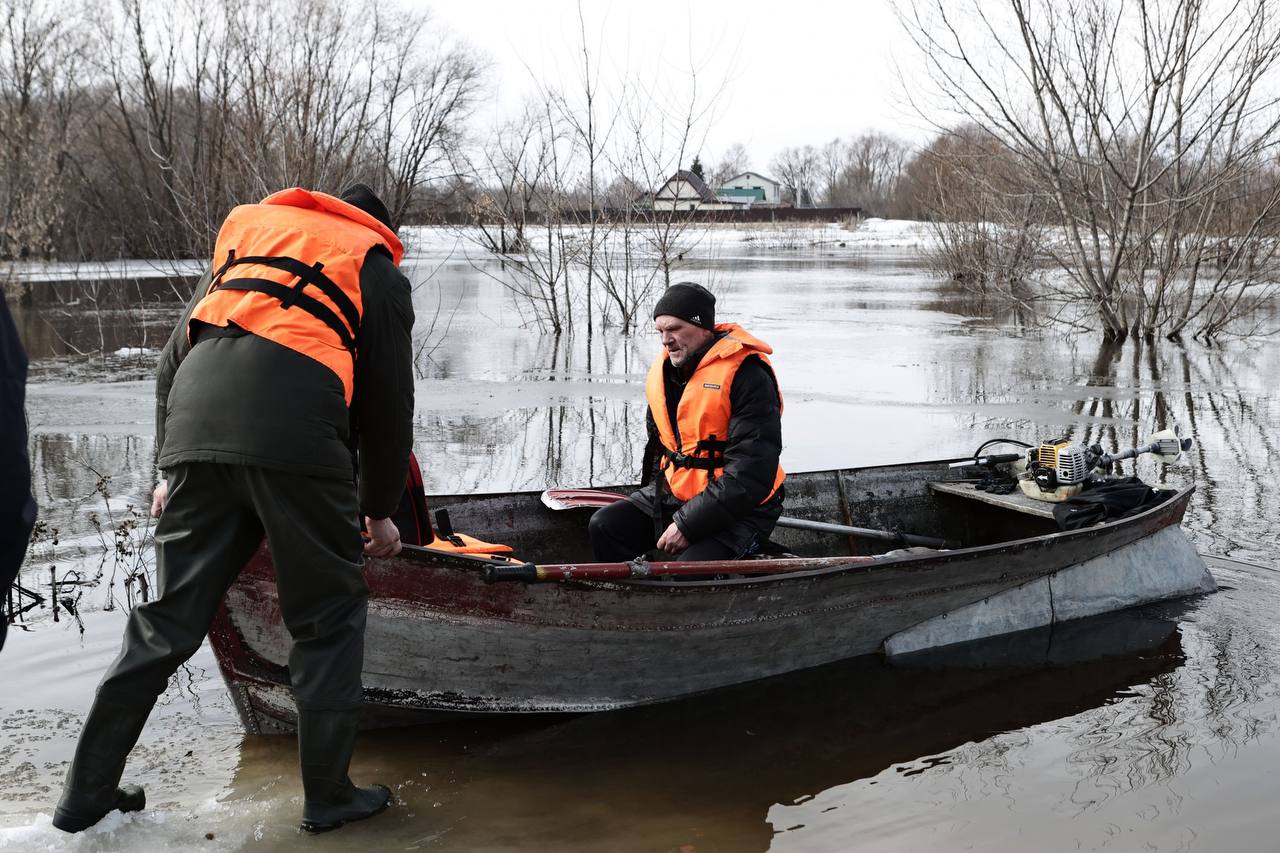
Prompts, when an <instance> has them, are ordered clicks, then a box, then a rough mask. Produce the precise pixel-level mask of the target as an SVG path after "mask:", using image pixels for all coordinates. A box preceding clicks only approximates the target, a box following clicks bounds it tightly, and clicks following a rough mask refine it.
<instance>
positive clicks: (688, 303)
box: [653, 281, 716, 331]
mask: <svg viewBox="0 0 1280 853" xmlns="http://www.w3.org/2000/svg"><path fill="white" fill-rule="evenodd" d="M664 314H665V315H668V316H671V317H679V318H680V319H681V320H685V321H688V322H690V323H692V324H693V325H695V326H701V327H702V328H704V329H708V330H710V331H715V328H716V297H715V294H714V293H712V292H711V291H710V290H707V289H706V288H705V287H703V286H702V285H700V284H694V283H693V282H691V281H681V282H678V283H676V284H673V285H671V286H670V287H668V288H667V290H666V292H665V293H663V294H662V298H660V299H659V300H658V304H657V305H655V306H653V316H654V319H657V318H658V317H661V316H663V315H664Z"/></svg>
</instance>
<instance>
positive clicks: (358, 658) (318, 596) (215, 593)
mask: <svg viewBox="0 0 1280 853" xmlns="http://www.w3.org/2000/svg"><path fill="white" fill-rule="evenodd" d="M358 512H359V509H358V506H357V498H356V487H355V485H354V484H353V483H351V482H350V481H342V480H337V479H324V478H319V477H308V476H302V475H298V474H289V473H286V472H283V471H273V470H270V469H266V468H257V467H253V466H248V465H227V464H222V463H215V462H193V463H188V464H184V465H178V466H175V467H174V468H173V469H172V470H171V471H170V472H169V501H168V505H167V506H166V507H165V510H164V513H163V514H162V515H161V517H160V521H159V523H158V524H157V525H156V531H155V542H156V581H157V589H156V593H157V595H156V598H155V599H154V600H153V601H150V602H148V603H146V604H141V605H139V606H137V607H135V608H134V609H133V612H132V613H131V614H130V615H129V624H128V627H127V628H126V629H125V635H124V645H123V647H122V648H121V650H120V655H119V657H117V658H116V660H115V662H114V663H113V664H112V665H111V668H110V669H109V670H107V674H106V676H105V677H104V678H103V680H102V684H101V685H100V686H99V687H98V695H99V696H101V697H102V698H103V699H106V700H110V701H113V702H119V703H123V704H126V705H131V706H135V707H136V706H138V705H141V704H145V705H146V706H147V707H150V705H151V704H152V703H154V702H155V700H156V698H157V697H158V696H159V695H160V693H161V692H163V691H164V689H165V686H166V685H167V684H168V682H169V677H170V676H172V675H173V673H174V672H175V671H176V670H177V668H178V667H179V666H181V665H182V663H183V662H184V661H186V660H187V659H188V658H189V657H191V655H192V654H194V653H195V651H196V650H197V649H198V648H199V647H200V643H201V642H203V640H204V637H205V635H206V634H207V633H208V631H209V624H210V622H212V621H213V616H214V613H215V612H216V611H217V608H218V605H219V603H220V602H221V601H222V597H223V595H225V593H226V591H227V588H228V587H229V586H230V585H231V583H232V581H234V580H235V578H236V575H237V574H239V573H240V570H241V568H243V567H244V564H245V563H246V562H247V561H248V559H249V558H250V557H251V556H252V555H253V553H254V551H255V550H257V548H258V545H259V543H260V542H261V541H262V537H263V534H264V533H265V534H266V537H267V542H268V544H269V545H270V547H271V557H272V561H273V562H274V564H275V570H276V586H277V589H278V590H279V595H280V612H281V614H282V615H283V617H284V624H285V627H286V628H287V629H288V631H289V634H290V635H291V636H292V638H293V649H292V651H291V652H290V654H289V676H290V679H291V681H292V684H293V694H294V700H295V701H296V702H297V704H298V708H299V709H300V710H316V711H346V710H351V709H354V708H358V707H359V706H360V702H361V698H362V692H361V686H360V670H361V667H362V666H363V663H364V628H365V614H366V609H367V601H368V593H369V590H368V587H367V586H366V584H365V581H364V576H363V575H362V574H361V566H362V560H363V558H362V556H361V550H362V545H361V538H360V523H359V517H358Z"/></svg>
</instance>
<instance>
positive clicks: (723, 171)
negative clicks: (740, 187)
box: [711, 142, 751, 186]
mask: <svg viewBox="0 0 1280 853" xmlns="http://www.w3.org/2000/svg"><path fill="white" fill-rule="evenodd" d="M750 168H751V157H750V156H749V155H748V154H747V149H746V146H744V145H743V144H742V143H741V142H735V143H733V144H732V145H730V146H729V147H728V148H726V149H725V150H724V154H722V155H720V159H719V161H717V162H716V165H715V168H713V169H712V170H711V185H712V186H721V185H723V184H724V183H725V182H726V181H728V180H729V179H730V178H732V177H734V176H735V175H741V174H742V173H743V172H745V171H747V170H748V169H750Z"/></svg>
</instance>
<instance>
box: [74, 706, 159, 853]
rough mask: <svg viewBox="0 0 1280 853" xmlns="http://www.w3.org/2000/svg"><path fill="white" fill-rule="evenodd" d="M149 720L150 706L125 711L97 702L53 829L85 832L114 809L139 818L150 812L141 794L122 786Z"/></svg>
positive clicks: (135, 786)
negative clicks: (127, 762)
mask: <svg viewBox="0 0 1280 853" xmlns="http://www.w3.org/2000/svg"><path fill="white" fill-rule="evenodd" d="M150 714H151V706H150V705H145V706H137V705H124V704H121V703H118V702H112V701H110V700H105V699H103V698H102V697H101V696H99V697H98V698H96V699H95V700H94V702H93V707H92V708H91V709H90V710H89V716H88V717H87V718H85V721H84V729H83V730H82V731H81V732H80V741H79V743H77V744H76V755H75V758H73V759H72V761H71V767H70V768H69V769H68V770H67V781H66V783H65V784H64V785H63V788H62V799H61V800H59V801H58V807H57V808H56V809H55V810H54V813H53V825H54V826H56V827H57V828H58V829H61V830H62V831H63V832H83V831H84V830H86V829H88V828H89V827H91V826H93V825H94V824H95V823H97V822H98V821H100V820H102V819H103V818H104V817H106V816H107V814H108V813H109V812H111V811H113V810H115V809H119V810H120V811H122V812H136V811H141V810H142V809H143V808H145V807H146V805H147V798H146V795H145V794H144V793H143V791H142V788H140V787H138V786H137V785H125V786H120V774H122V773H123V772H124V763H125V759H127V758H128V757H129V751H130V750H131V749H133V746H134V744H136V743H137V742H138V735H140V734H141V733H142V727H143V725H144V724H145V723H146V722H147V717H148V716H149V715H150Z"/></svg>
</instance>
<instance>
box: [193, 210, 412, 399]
mask: <svg viewBox="0 0 1280 853" xmlns="http://www.w3.org/2000/svg"><path fill="white" fill-rule="evenodd" d="M375 246H381V247H383V248H384V249H386V250H387V252H389V253H390V255H391V258H392V260H393V261H394V262H395V263H396V265H397V266H398V265H399V264H400V258H401V257H402V256H403V254H404V247H403V246H402V245H401V243H400V239H399V238H398V237H396V235H395V232H393V231H392V230H391V229H390V228H388V227H387V226H386V225H384V224H382V223H381V222H379V221H378V220H377V219H375V218H374V217H373V216H370V215H369V214H368V213H365V212H364V211H363V210H361V209H359V208H358V207H355V206H354V205H351V204H348V203H346V202H345V201H343V200H341V199H339V198H336V197H334V196H331V195H327V194H325V193H321V192H314V191H311V190H304V189H301V188H298V187H294V188H293V189H288V190H282V191H280V192H278V193H275V194H274V195H270V196H267V197H266V198H264V199H263V200H262V202H261V203H260V204H242V205H240V206H238V207H236V208H234V209H233V210H232V211H231V213H230V214H229V215H228V216H227V219H226V221H225V222H223V223H222V229H221V230H220V231H219V232H218V240H217V242H216V244H215V245H214V250H213V266H214V274H213V279H212V281H211V282H210V284H209V289H208V291H206V293H205V296H204V298H203V299H201V300H200V302H199V303H198V304H197V305H196V308H195V311H194V312H193V313H192V315H191V319H192V320H199V321H201V322H204V323H208V324H209V325H211V326H219V327H225V326H226V325H227V324H229V323H235V324H236V325H237V326H239V327H240V328H242V329H244V330H245V331H247V332H251V333H253V334H255V335H257V336H259V337H262V338H266V339H267V340H270V341H274V342H276V343H278V344H280V345H281V346H285V347H288V348H289V349H291V350H294V351H295V352H299V353H301V354H303V355H305V356H308V357H309V358H313V359H315V360H316V361H318V362H320V363H321V364H323V365H324V366H325V367H328V368H329V369H330V370H332V371H333V372H334V373H336V374H337V375H338V378H339V379H340V380H342V387H343V391H344V393H345V396H346V400H347V405H351V396H352V392H353V390H354V386H355V356H356V340H357V338H358V336H359V333H360V318H361V316H362V313H363V304H362V301H361V299H360V268H361V266H363V265H364V259H365V255H366V254H368V252H369V250H370V249H372V248H374V247H375ZM188 334H190V329H188Z"/></svg>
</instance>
